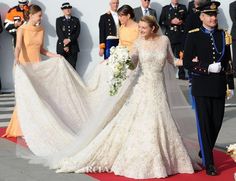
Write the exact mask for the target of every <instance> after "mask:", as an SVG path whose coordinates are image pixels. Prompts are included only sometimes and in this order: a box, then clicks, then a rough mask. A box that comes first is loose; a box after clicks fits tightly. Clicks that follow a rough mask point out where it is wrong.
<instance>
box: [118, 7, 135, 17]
mask: <svg viewBox="0 0 236 181" xmlns="http://www.w3.org/2000/svg"><path fill="white" fill-rule="evenodd" d="M117 13H118V15H119V16H122V15H125V16H128V14H129V15H130V18H131V19H134V10H133V8H132V7H131V6H129V5H127V4H125V5H123V6H121V7H120V8H119V9H118V10H117Z"/></svg>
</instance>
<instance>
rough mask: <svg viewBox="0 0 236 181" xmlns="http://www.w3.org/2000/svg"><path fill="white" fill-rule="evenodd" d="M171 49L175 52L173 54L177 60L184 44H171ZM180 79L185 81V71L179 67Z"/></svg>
mask: <svg viewBox="0 0 236 181" xmlns="http://www.w3.org/2000/svg"><path fill="white" fill-rule="evenodd" d="M171 48H172V51H173V54H174V56H175V57H176V58H179V52H180V51H181V50H182V44H181V43H175V44H171ZM178 69H179V73H178V75H179V79H185V71H184V66H179V67H178Z"/></svg>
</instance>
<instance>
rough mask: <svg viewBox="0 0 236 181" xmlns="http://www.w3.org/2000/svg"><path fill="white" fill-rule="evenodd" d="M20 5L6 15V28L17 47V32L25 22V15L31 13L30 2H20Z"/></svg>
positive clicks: (24, 0)
mask: <svg viewBox="0 0 236 181" xmlns="http://www.w3.org/2000/svg"><path fill="white" fill-rule="evenodd" d="M18 3H19V4H18V5H17V6H14V7H13V8H11V9H10V10H9V11H8V13H7V14H6V19H5V21H4V27H5V29H6V30H7V32H9V33H10V34H11V35H12V36H13V45H14V47H15V46H16V31H17V28H19V27H20V26H21V25H22V24H23V23H24V22H25V16H24V14H25V13H26V12H27V11H29V7H28V3H29V1H28V0H18Z"/></svg>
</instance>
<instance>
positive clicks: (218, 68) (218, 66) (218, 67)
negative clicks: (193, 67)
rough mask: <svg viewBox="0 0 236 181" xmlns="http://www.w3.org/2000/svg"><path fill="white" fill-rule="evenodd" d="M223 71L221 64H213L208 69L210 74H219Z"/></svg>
mask: <svg viewBox="0 0 236 181" xmlns="http://www.w3.org/2000/svg"><path fill="white" fill-rule="evenodd" d="M220 71H221V62H217V63H212V64H210V65H209V67H208V72H209V73H210V72H211V73H219V72H220Z"/></svg>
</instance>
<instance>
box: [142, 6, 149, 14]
mask: <svg viewBox="0 0 236 181" xmlns="http://www.w3.org/2000/svg"><path fill="white" fill-rule="evenodd" d="M141 9H142V12H143V15H144V16H145V15H150V12H149V8H144V7H143V6H141ZM145 9H146V10H147V13H146V14H145Z"/></svg>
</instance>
